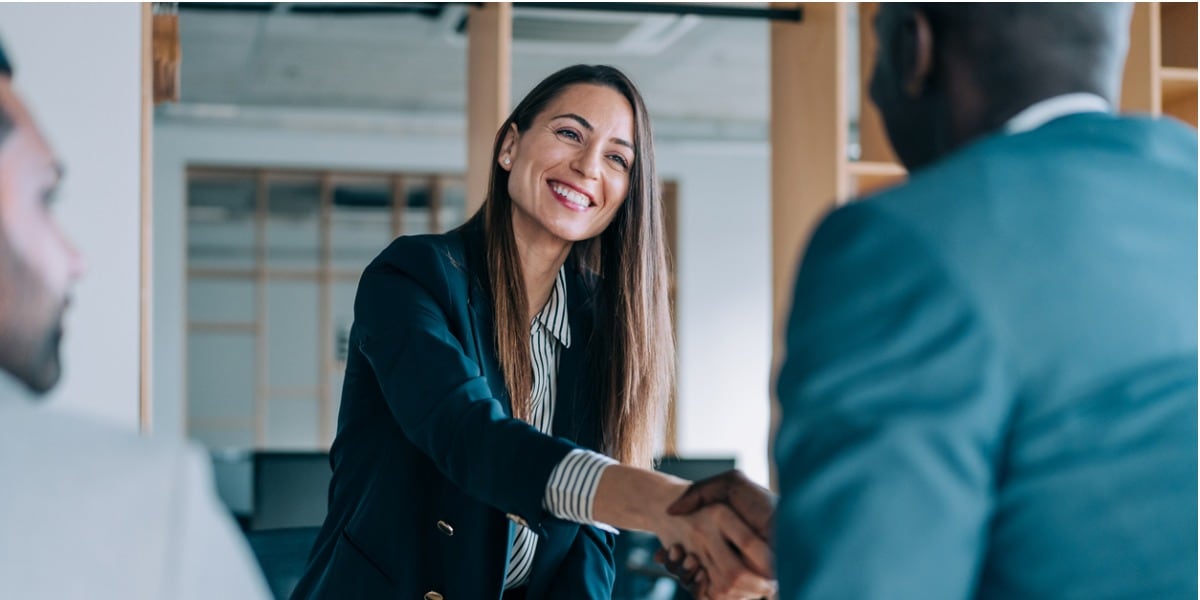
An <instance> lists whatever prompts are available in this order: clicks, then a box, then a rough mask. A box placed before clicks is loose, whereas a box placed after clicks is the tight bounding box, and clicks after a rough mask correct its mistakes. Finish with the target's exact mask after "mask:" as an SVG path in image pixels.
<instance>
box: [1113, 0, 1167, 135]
mask: <svg viewBox="0 0 1200 600" xmlns="http://www.w3.org/2000/svg"><path fill="white" fill-rule="evenodd" d="M1160 33H1161V28H1160V23H1159V13H1158V3H1157V2H1138V3H1137V4H1135V5H1134V7H1133V20H1132V22H1131V23H1130V30H1129V56H1128V57H1127V58H1126V59H1125V75H1124V77H1123V79H1122V83H1121V111H1122V112H1136V113H1149V114H1153V115H1157V114H1159V113H1160V111H1161V109H1162V91H1161V89H1160V88H1159V83H1158V77H1159V69H1160V68H1161V65H1162V47H1161V45H1160V44H1159V40H1160V39H1161V37H1160Z"/></svg>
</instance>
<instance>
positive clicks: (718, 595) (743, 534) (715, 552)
mask: <svg viewBox="0 0 1200 600" xmlns="http://www.w3.org/2000/svg"><path fill="white" fill-rule="evenodd" d="M689 483H690V482H688V481H685V480H683V479H679V478H678V477H671V476H669V475H664V474H662V473H656V472H654V471H647V470H645V469H637V468H633V467H629V466H625V465H611V466H609V467H607V468H605V469H604V473H603V475H601V476H600V481H599V483H598V484H597V486H596V494H595V496H594V499H593V518H594V519H595V520H596V521H599V522H601V523H607V524H609V525H612V526H614V527H619V528H621V529H630V530H635V531H649V532H651V533H653V534H655V535H657V536H658V538H659V539H660V540H662V542H663V545H664V546H667V547H670V546H672V545H675V544H679V545H681V546H682V547H683V549H684V550H685V551H686V552H687V553H689V554H693V555H695V556H696V558H697V560H698V561H699V563H700V567H701V569H702V572H701V573H700V574H699V575H698V576H697V577H698V580H699V581H700V585H701V588H702V589H703V590H704V596H703V597H705V598H712V599H715V600H728V599H736V598H761V597H764V596H770V595H771V594H772V593H774V590H775V582H774V581H773V580H772V578H773V575H772V573H773V568H772V565H773V564H774V558H775V557H774V555H773V554H772V552H771V548H770V547H769V546H768V545H767V542H766V540H764V539H762V538H761V537H759V536H758V535H757V534H756V533H755V532H754V530H753V529H751V528H750V526H749V525H747V524H746V523H745V521H743V520H742V519H741V518H740V517H739V516H738V515H737V514H736V513H734V512H733V510H732V509H730V508H729V506H728V505H726V504H719V503H718V504H711V505H708V506H705V507H703V508H700V509H699V510H696V511H695V512H692V513H690V514H687V515H669V514H668V513H667V507H668V506H671V505H672V504H673V503H674V502H675V501H676V500H679V499H680V498H682V497H683V495H684V493H685V492H687V491H688V489H689Z"/></svg>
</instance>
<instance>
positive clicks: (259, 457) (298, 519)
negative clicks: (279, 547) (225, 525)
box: [250, 452, 333, 530]
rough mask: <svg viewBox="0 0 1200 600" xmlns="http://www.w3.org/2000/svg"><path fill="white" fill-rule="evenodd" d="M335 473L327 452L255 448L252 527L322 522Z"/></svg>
mask: <svg viewBox="0 0 1200 600" xmlns="http://www.w3.org/2000/svg"><path fill="white" fill-rule="evenodd" d="M332 476H333V472H332V471H331V469H330V467H329V454H328V453H327V452H256V453H255V454H254V513H253V516H252V517H251V523H250V528H251V529H255V530H258V529H278V528H281V527H318V526H320V525H321V523H322V522H324V521H325V512H326V510H328V497H329V480H330V478H331V477H332Z"/></svg>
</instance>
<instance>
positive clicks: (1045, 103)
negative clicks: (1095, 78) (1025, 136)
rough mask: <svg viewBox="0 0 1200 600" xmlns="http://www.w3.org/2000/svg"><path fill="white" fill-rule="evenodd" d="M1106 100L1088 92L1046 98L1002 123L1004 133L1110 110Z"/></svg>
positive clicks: (1030, 128)
mask: <svg viewBox="0 0 1200 600" xmlns="http://www.w3.org/2000/svg"><path fill="white" fill-rule="evenodd" d="M1111 111H1112V105H1111V104H1109V103H1108V100H1105V99H1104V98H1101V97H1100V96H1097V95H1096V94H1092V93H1090V92H1075V93H1071V94H1062V95H1059V96H1054V97H1052V98H1046V99H1045V100H1041V101H1038V102H1035V103H1033V104H1031V105H1029V106H1028V107H1026V108H1025V110H1022V111H1021V112H1019V113H1017V114H1016V116H1014V117H1013V118H1011V119H1009V120H1008V122H1007V123H1005V124H1004V132H1005V133H1010V134H1011V133H1024V132H1026V131H1033V130H1034V129H1037V128H1038V127H1041V126H1042V125H1045V124H1046V123H1049V122H1050V121H1053V120H1054V119H1057V118H1059V117H1065V116H1067V115H1073V114H1077V113H1085V112H1111Z"/></svg>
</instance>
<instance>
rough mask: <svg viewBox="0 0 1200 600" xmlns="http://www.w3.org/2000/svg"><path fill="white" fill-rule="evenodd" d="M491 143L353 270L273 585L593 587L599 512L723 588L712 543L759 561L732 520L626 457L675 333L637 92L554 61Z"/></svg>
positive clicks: (603, 573) (605, 590)
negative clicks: (305, 492) (347, 319)
mask: <svg viewBox="0 0 1200 600" xmlns="http://www.w3.org/2000/svg"><path fill="white" fill-rule="evenodd" d="M492 165H493V166H492V172H491V175H490V181H489V187H488V196H487V198H486V199H485V201H484V204H483V207H482V208H481V209H480V211H479V212H478V213H477V214H476V215H475V216H474V217H473V218H472V219H471V220H470V221H469V222H468V223H467V224H466V225H464V226H463V227H460V228H458V229H456V230H454V231H451V232H449V233H447V234H443V235H425V236H410V237H401V238H399V239H397V240H396V241H395V242H393V243H392V244H391V245H390V246H389V247H388V248H387V249H385V250H384V251H383V253H382V254H380V255H379V257H378V258H376V259H375V260H374V262H372V263H371V265H370V266H369V267H367V269H366V271H365V272H364V274H363V276H362V279H361V281H360V283H359V288H358V294H357V298H356V300H355V314H354V325H353V327H352V329H351V332H350V340H349V351H348V357H347V361H346V375H345V377H346V379H345V385H344V387H343V396H342V403H341V412H340V414H339V416H338V433H337V438H336V440H335V441H334V444H333V447H332V450H331V460H332V463H333V469H334V473H333V480H332V482H331V484H330V496H329V497H330V502H329V513H328V516H327V518H326V520H325V524H324V526H323V527H322V530H321V532H320V535H319V536H318V539H317V542H316V546H315V547H314V549H313V552H312V554H311V558H310V561H309V565H308V568H307V572H306V574H305V576H304V578H303V579H302V580H301V581H300V583H299V585H298V586H297V589H296V592H295V596H294V597H297V598H308V597H339V598H341V597H384V596H388V597H397V596H399V597H420V594H422V593H423V594H425V595H424V597H425V598H427V599H434V598H443V597H453V598H497V597H500V596H501V595H504V596H505V597H510V598H526V597H527V598H608V597H610V596H611V593H612V585H613V577H614V564H613V545H614V542H615V538H614V536H613V533H615V532H614V530H613V527H614V526H615V527H621V528H625V529H640V530H645V531H652V532H654V533H655V534H657V535H658V536H659V537H660V538H662V539H663V541H664V542H667V543H669V544H675V543H679V544H683V545H684V546H685V547H687V548H688V550H689V552H694V553H695V554H697V555H699V556H702V557H704V558H703V563H704V567H705V569H706V571H707V574H708V576H709V578H710V580H711V581H712V582H713V585H714V588H715V589H717V590H720V591H722V592H732V595H731V596H729V597H736V596H738V595H744V596H746V597H750V596H753V597H759V596H764V595H767V592H769V591H770V587H769V583H768V582H766V581H765V580H764V579H763V578H762V577H760V576H758V575H755V574H752V573H751V572H750V571H749V569H748V567H746V566H745V565H744V564H743V561H742V559H741V558H739V557H738V556H737V554H736V553H735V552H734V551H733V550H731V548H730V543H732V542H731V540H737V541H738V543H737V544H736V546H737V547H738V549H739V550H740V551H741V554H742V555H743V556H745V557H746V562H747V563H749V564H753V565H755V566H756V567H757V568H758V569H757V570H758V572H762V573H765V572H767V571H769V564H770V557H769V552H768V551H767V550H766V548H765V545H764V544H763V543H762V542H761V541H760V540H758V538H756V537H755V536H754V535H753V534H752V533H750V532H749V529H748V528H747V527H746V526H745V524H744V523H742V521H740V520H739V519H738V518H737V517H735V516H733V513H732V512H730V510H729V509H728V508H727V507H725V506H724V505H717V506H712V507H709V508H707V509H704V510H702V511H700V512H698V513H695V514H693V515H690V516H679V517H674V516H667V514H666V507H667V506H668V505H669V504H670V503H671V502H672V501H674V500H675V499H676V498H678V497H679V496H680V494H682V492H683V491H684V489H686V486H687V482H685V481H683V480H679V479H676V478H673V477H669V476H666V475H662V474H658V473H655V472H653V471H649V470H646V469H645V468H646V467H649V466H650V463H651V458H652V451H653V442H654V440H653V436H654V433H655V432H657V431H659V430H660V427H659V424H660V422H661V419H662V416H663V413H664V409H665V404H666V401H667V398H668V397H669V395H670V390H671V387H672V383H673V376H674V373H673V360H674V359H673V357H674V341H673V335H672V331H671V319H670V314H669V308H668V305H667V298H668V294H667V268H666V259H665V248H664V234H663V211H662V207H661V203H660V199H659V190H658V184H657V175H656V173H655V169H654V150H653V144H652V142H651V133H650V122H649V117H648V115H647V113H646V108H645V105H644V103H643V102H642V98H641V95H640V94H639V93H638V91H637V89H636V88H635V87H634V86H633V84H632V83H631V82H630V81H629V79H628V78H626V77H625V75H624V74H622V73H621V72H619V71H617V70H616V69H613V68H611V67H604V66H584V65H578V66H574V67H568V68H566V69H563V70H562V71H559V72H557V73H555V74H553V75H551V76H550V77H548V78H546V79H545V80H543V81H542V82H541V83H540V84H538V85H537V86H536V87H535V88H534V89H533V91H531V92H530V93H529V94H528V95H527V96H526V97H525V99H524V100H522V101H521V103H520V104H519V105H518V106H517V107H516V109H515V110H514V111H513V113H512V114H511V115H510V116H509V118H508V119H507V120H506V121H505V122H504V124H503V125H502V126H501V127H500V128H499V131H498V132H497V134H496V139H495V144H494V146H493V154H492ZM610 457H612V458H610ZM614 459H615V460H614ZM506 517H507V519H506ZM460 573H471V574H472V576H471V577H462V576H458V574H460ZM722 597H726V596H722Z"/></svg>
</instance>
